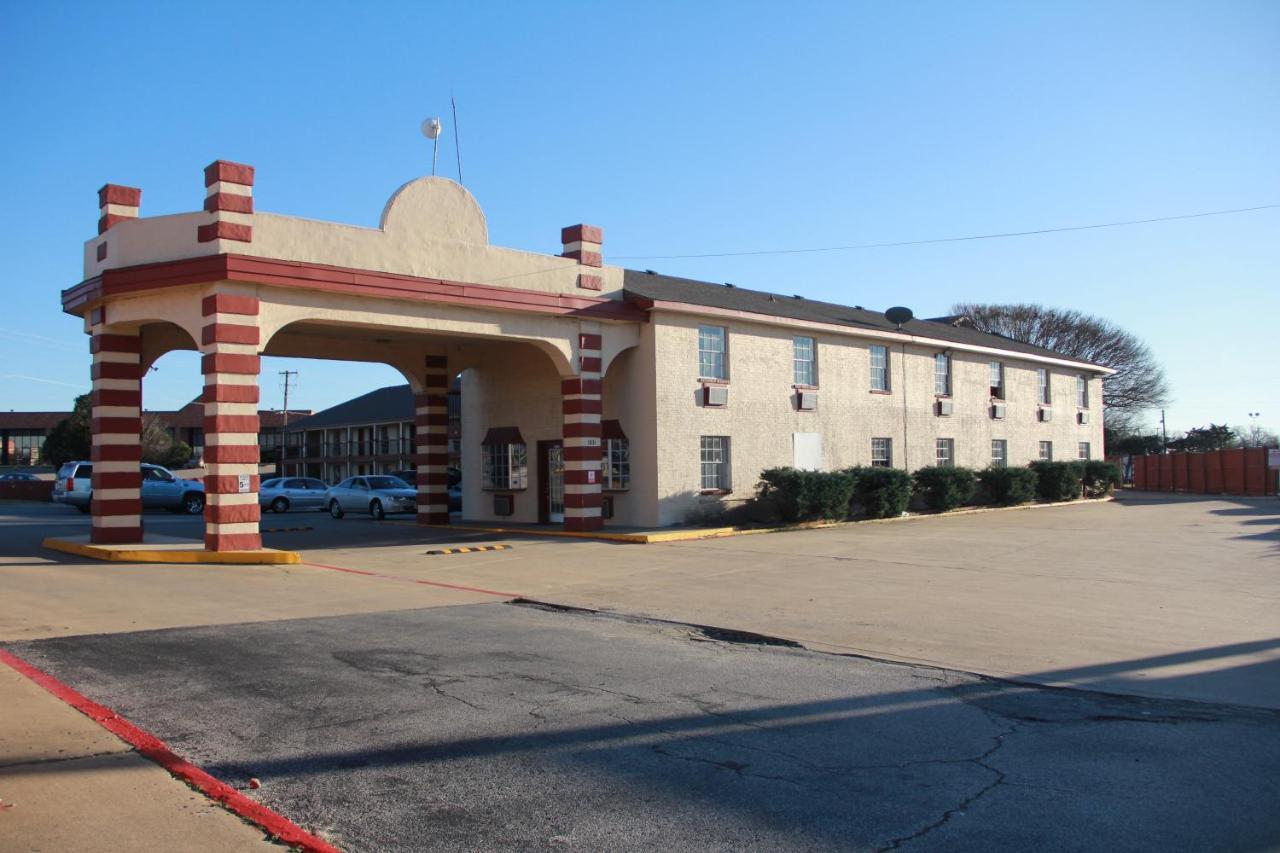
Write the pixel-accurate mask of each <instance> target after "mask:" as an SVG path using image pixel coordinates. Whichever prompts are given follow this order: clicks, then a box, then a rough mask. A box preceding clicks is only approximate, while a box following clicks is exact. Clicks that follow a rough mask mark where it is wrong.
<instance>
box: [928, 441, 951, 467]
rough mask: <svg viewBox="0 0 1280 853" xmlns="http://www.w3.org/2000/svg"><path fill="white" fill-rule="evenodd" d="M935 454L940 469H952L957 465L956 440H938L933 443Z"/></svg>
mask: <svg viewBox="0 0 1280 853" xmlns="http://www.w3.org/2000/svg"><path fill="white" fill-rule="evenodd" d="M933 454H934V460H935V461H936V463H937V465H938V467H939V468H950V467H951V466H953V465H955V464H956V440H955V439H954V438H937V439H934V441H933Z"/></svg>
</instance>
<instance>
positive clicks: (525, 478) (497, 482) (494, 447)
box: [482, 443, 529, 491]
mask: <svg viewBox="0 0 1280 853" xmlns="http://www.w3.org/2000/svg"><path fill="white" fill-rule="evenodd" d="M482 449H483V451H484V454H483V461H484V466H483V467H484V470H483V471H482V481H483V483H484V487H485V488H486V489H496V490H499V491H505V490H507V489H525V488H528V486H529V452H528V448H527V447H526V446H525V445H524V444H517V443H495V444H486V445H484V446H483V448H482Z"/></svg>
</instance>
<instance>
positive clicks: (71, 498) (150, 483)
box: [52, 462, 204, 515]
mask: <svg viewBox="0 0 1280 853" xmlns="http://www.w3.org/2000/svg"><path fill="white" fill-rule="evenodd" d="M140 467H141V469H142V506H143V508H144V509H167V510H170V511H172V512H185V513H187V514H188V515H199V514H200V513H202V512H204V483H201V482H199V481H197V480H184V479H182V478H181V477H179V476H177V475H175V474H174V473H173V472H172V471H170V470H169V469H167V468H161V467H160V466H159V465H151V464H148V463H146V462H144V463H142V465H141V466H140ZM92 477H93V463H92V462H67V463H66V464H64V465H63V466H62V467H61V468H59V469H58V478H57V480H55V481H54V484H53V495H52V498H53V500H54V502H55V503H61V504H66V505H67V506H73V507H75V508H76V509H78V510H80V511H81V512H88V511H89V504H90V502H91V501H92V500H93V481H92Z"/></svg>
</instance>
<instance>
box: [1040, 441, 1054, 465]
mask: <svg viewBox="0 0 1280 853" xmlns="http://www.w3.org/2000/svg"><path fill="white" fill-rule="evenodd" d="M1040 461H1041V462H1052V461H1053V442H1052V441H1042V442H1040Z"/></svg>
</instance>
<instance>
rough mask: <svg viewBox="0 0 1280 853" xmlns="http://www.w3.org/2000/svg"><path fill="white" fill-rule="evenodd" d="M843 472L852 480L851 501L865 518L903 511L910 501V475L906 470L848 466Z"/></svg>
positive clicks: (889, 515)
mask: <svg viewBox="0 0 1280 853" xmlns="http://www.w3.org/2000/svg"><path fill="white" fill-rule="evenodd" d="M845 473H846V474H848V475H850V476H851V477H852V478H853V480H854V488H853V504H854V505H855V506H857V507H861V509H862V512H863V513H864V514H865V515H866V516H867V517H868V518H896V517H897V516H899V515H902V513H903V512H905V511H906V509H907V503H908V502H909V501H910V500H911V475H910V474H908V473H907V472H906V471H903V470H902V469H901V468H849V469H847V470H846V471H845ZM851 510H852V508H851ZM850 514H851V515H852V514H853V513H852V511H851V512H850Z"/></svg>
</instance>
